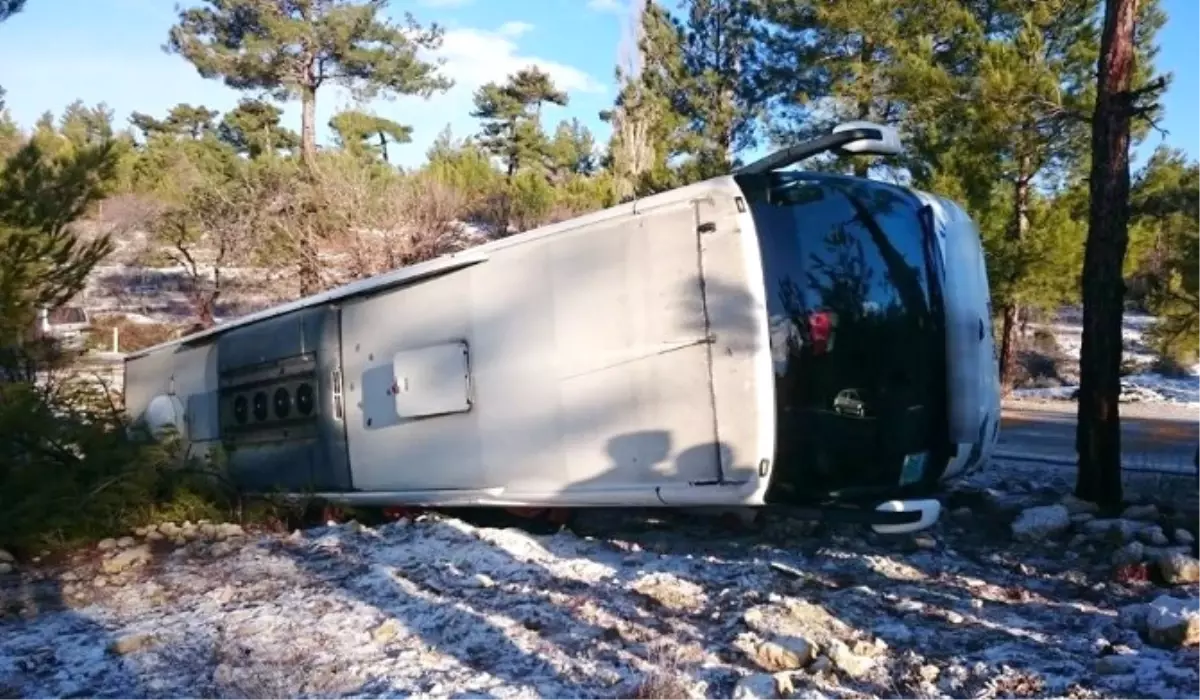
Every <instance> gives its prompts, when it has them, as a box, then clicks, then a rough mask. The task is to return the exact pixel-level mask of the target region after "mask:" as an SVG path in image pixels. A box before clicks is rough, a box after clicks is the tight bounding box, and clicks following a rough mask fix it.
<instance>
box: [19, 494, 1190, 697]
mask: <svg viewBox="0 0 1200 700" xmlns="http://www.w3.org/2000/svg"><path fill="white" fill-rule="evenodd" d="M1034 483H1036V482H1031V481H1029V480H1027V479H1026V478H1024V477H1021V476H1019V475H1018V476H1015V477H1012V478H1008V477H1004V475H1003V474H1000V475H999V476H997V474H996V473H995V472H992V473H989V474H987V475H986V478H984V479H983V480H982V481H980V482H979V485H978V486H976V487H972V488H966V489H962V490H959V491H957V492H955V493H954V494H951V496H950V497H949V499H948V503H949V505H950V506H951V507H952V508H953V509H954V510H955V513H954V514H953V515H947V516H946V517H944V518H943V520H942V522H940V523H939V524H938V525H936V526H935V528H934V529H932V530H930V531H927V532H926V533H922V534H920V535H917V536H882V535H876V534H873V533H871V532H869V530H867V529H866V528H862V527H855V526H828V525H825V526H820V527H817V528H816V529H814V526H812V525H811V524H810V523H806V522H802V521H798V520H792V519H789V518H787V517H785V516H783V515H779V514H777V513H774V512H772V513H770V514H768V515H769V517H766V518H765V520H764V521H760V522H759V523H756V524H755V525H753V526H750V527H749V528H747V529H732V528H730V527H729V526H722V525H721V524H720V523H719V521H717V520H715V519H712V518H697V517H696V516H682V515H675V514H668V513H664V512H661V511H660V512H658V513H657V516H658V517H659V520H657V521H656V520H654V519H650V518H647V517H646V516H645V514H644V513H634V512H625V513H621V514H614V513H608V514H607V515H595V516H593V517H592V518H591V519H590V522H588V523H585V524H583V525H577V526H576V530H577V532H578V534H576V533H575V532H572V531H570V530H562V531H560V532H558V533H557V534H553V535H540V536H539V535H532V534H529V533H527V532H525V531H522V530H517V529H512V528H508V529H504V528H494V527H477V526H473V525H470V524H468V523H466V522H464V521H462V520H459V519H455V518H451V517H447V516H442V515H424V516H420V517H418V518H417V519H416V520H414V521H411V522H410V521H408V520H401V521H398V522H395V523H390V524H386V525H382V526H379V527H376V528H366V527H361V526H359V525H358V524H357V523H349V524H344V525H334V526H327V527H321V528H315V529H311V530H308V531H306V532H303V533H299V532H298V533H294V534H293V535H291V536H284V535H277V534H257V535H253V536H250V537H237V536H230V537H229V538H228V539H223V540H222V539H220V537H217V538H216V540H217V541H213V540H212V539H205V538H203V537H201V538H196V539H194V541H191V542H190V543H188V544H186V545H184V546H175V545H171V544H167V542H166V541H159V542H153V543H147V544H135V543H134V542H132V541H127V542H124V543H120V544H117V543H111V542H110V543H109V544H110V545H113V547H114V549H113V551H112V552H110V553H109V554H107V555H103V556H102V555H101V554H100V553H98V552H96V551H91V552H85V553H82V554H80V555H78V556H77V557H76V558H75V559H74V560H72V561H71V562H69V563H67V564H63V565H59V566H51V567H46V568H45V569H42V570H36V569H35V570H23V571H24V573H23V575H22V574H12V575H8V576H4V575H0V593H2V594H3V596H4V598H5V600H4V601H3V602H4V603H5V605H4V606H2V607H0V695H3V696H6V697H11V696H17V697H35V696H36V697H45V696H56V697H80V696H86V697H150V696H153V697H172V696H186V697H197V696H199V697H235V696H236V697H296V696H308V697H316V696H320V697H330V696H359V697H364V696H365V697H408V696H412V695H421V696H433V697H452V698H467V697H471V698H504V697H516V696H522V697H683V696H689V695H690V696H693V697H730V695H731V694H733V693H734V691H735V686H738V685H739V684H740V687H739V688H738V692H739V693H742V692H745V691H746V690H747V689H750V688H758V689H759V691H758V692H760V693H763V692H765V693H767V694H766V695H760V697H770V696H773V695H772V694H773V693H776V692H780V691H782V692H781V695H782V696H784V697H809V698H819V697H830V698H834V697H852V696H853V697H864V696H865V697H897V696H900V697H1021V696H1040V697H1047V696H1071V697H1184V696H1190V697H1195V696H1196V695H1197V694H1198V692H1200V675H1198V673H1197V664H1198V661H1200V656H1198V653H1197V649H1196V647H1195V646H1189V647H1183V648H1180V647H1179V646H1178V645H1168V646H1167V647H1165V648H1160V647H1157V646H1153V645H1150V644H1149V643H1147V642H1146V641H1144V640H1143V639H1142V637H1141V636H1140V635H1139V633H1138V632H1137V631H1135V629H1134V627H1132V626H1131V625H1130V624H1129V623H1128V622H1127V621H1126V620H1125V619H1124V617H1125V616H1122V615H1119V610H1120V609H1121V608H1122V606H1125V605H1127V604H1130V603H1138V602H1147V601H1150V600H1153V599H1155V598H1156V597H1157V596H1159V595H1162V594H1163V593H1164V592H1165V593H1167V594H1168V595H1174V596H1180V595H1184V596H1187V597H1189V598H1191V599H1194V598H1195V596H1196V586H1195V585H1186V586H1176V587H1173V588H1163V587H1157V586H1155V585H1153V584H1150V583H1148V582H1140V583H1139V582H1130V583H1121V582H1116V581H1114V580H1113V577H1112V565H1111V562H1110V556H1111V549H1110V550H1105V549H1104V548H1103V547H1097V546H1093V545H1092V544H1080V543H1079V542H1078V541H1075V540H1072V541H1071V542H1070V543H1069V544H1068V543H1067V541H1066V536H1065V535H1064V536H1061V537H1042V538H1040V539H1039V540H1038V541H1036V542H1034V543H1032V544H1022V543H1018V542H1014V540H1013V538H1012V536H1011V535H1010V533H1009V523H1010V522H1011V521H1012V519H1013V518H1014V517H1015V515H1016V514H1017V513H1019V512H1020V509H1021V508H1022V507H1023V506H1026V505H1029V504H1031V503H1034V502H1038V499H1043V500H1044V499H1046V498H1050V499H1054V498H1057V496H1058V494H1057V492H1054V491H1055V487H1054V486H1046V485H1045V483H1042V484H1039V485H1037V486H1034V485H1033V484H1034ZM985 484H986V485H989V488H988V489H982V488H981V487H982V486H983V485H985ZM1051 492H1054V493H1051ZM964 507H969V510H961V509H962V508H964ZM1014 509H1015V510H1014ZM1194 519H1195V518H1194V516H1191V518H1190V520H1191V521H1194ZM203 527H204V526H201V528H203ZM1167 532H1171V530H1170V529H1168V530H1167ZM189 538H190V536H188V538H185V539H189ZM122 545H123V546H124V548H122ZM113 552H117V554H115V558H114V555H113ZM1192 554H1194V548H1193V551H1192ZM122 557H123V558H124V559H123V560H122ZM118 560H121V561H118ZM114 562H116V563H114ZM814 657H815V660H813V659H814ZM798 666H804V667H806V668H805V669H804V670H788V671H785V672H783V673H780V674H777V675H776V676H775V677H774V678H772V676H769V675H764V674H765V673H766V672H767V671H777V670H783V669H795V668H797V667H798ZM764 687H765V689H764ZM743 697H745V696H744V695H743Z"/></svg>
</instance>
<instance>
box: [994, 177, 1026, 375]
mask: <svg viewBox="0 0 1200 700" xmlns="http://www.w3.org/2000/svg"><path fill="white" fill-rule="evenodd" d="M1028 163H1029V158H1028V157H1027V156H1023V157H1021V158H1020V159H1019V160H1018V162H1017V182H1016V189H1015V191H1014V192H1013V221H1012V225H1011V226H1010V227H1009V234H1008V235H1009V238H1010V239H1011V240H1013V241H1016V242H1017V244H1018V245H1020V242H1021V241H1022V240H1024V238H1025V234H1026V232H1028V231H1029V175H1028V174H1027V173H1026V171H1027V170H1028ZM1003 311H1004V326H1003V328H1002V329H1001V331H1000V388H1001V391H1002V392H1003V393H1004V394H1005V395H1007V394H1008V393H1009V392H1010V391H1012V388H1013V384H1014V383H1015V381H1016V376H1017V331H1018V330H1019V329H1020V317H1021V307H1020V306H1019V305H1018V304H1017V303H1016V302H1015V301H1010V302H1009V303H1007V304H1005V305H1004V308H1003Z"/></svg>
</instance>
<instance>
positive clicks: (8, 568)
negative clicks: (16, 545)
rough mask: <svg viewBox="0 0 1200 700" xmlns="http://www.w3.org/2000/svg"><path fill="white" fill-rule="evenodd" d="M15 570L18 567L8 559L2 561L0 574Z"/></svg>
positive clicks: (0, 562)
mask: <svg viewBox="0 0 1200 700" xmlns="http://www.w3.org/2000/svg"><path fill="white" fill-rule="evenodd" d="M15 570H16V568H15V567H14V566H13V565H12V564H9V563H8V562H6V561H0V576H4V575H5V574H11V573H12V572H13V571H15Z"/></svg>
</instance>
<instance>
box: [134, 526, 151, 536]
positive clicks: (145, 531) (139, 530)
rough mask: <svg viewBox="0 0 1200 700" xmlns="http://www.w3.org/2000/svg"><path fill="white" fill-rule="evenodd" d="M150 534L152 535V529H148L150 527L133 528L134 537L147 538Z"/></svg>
mask: <svg viewBox="0 0 1200 700" xmlns="http://www.w3.org/2000/svg"><path fill="white" fill-rule="evenodd" d="M149 534H150V528H148V527H135V528H133V535H134V536H135V537H145V536H146V535H149Z"/></svg>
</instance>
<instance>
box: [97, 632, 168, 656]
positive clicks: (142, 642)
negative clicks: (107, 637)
mask: <svg viewBox="0 0 1200 700" xmlns="http://www.w3.org/2000/svg"><path fill="white" fill-rule="evenodd" d="M157 643H158V639H157V638H156V637H155V636H154V635H152V634H128V635H125V636H124V637H119V638H117V639H114V640H113V641H112V642H111V643H110V644H109V645H108V653H110V654H115V655H117V656H124V655H125V654H132V653H134V652H138V651H141V650H143V649H147V648H149V647H152V646H154V645H155V644H157Z"/></svg>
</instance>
